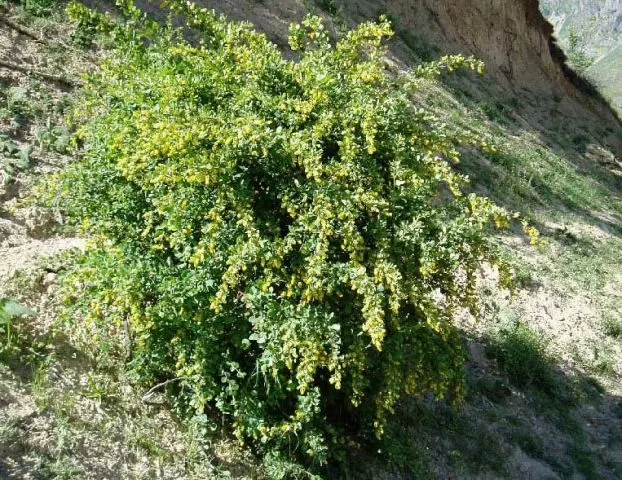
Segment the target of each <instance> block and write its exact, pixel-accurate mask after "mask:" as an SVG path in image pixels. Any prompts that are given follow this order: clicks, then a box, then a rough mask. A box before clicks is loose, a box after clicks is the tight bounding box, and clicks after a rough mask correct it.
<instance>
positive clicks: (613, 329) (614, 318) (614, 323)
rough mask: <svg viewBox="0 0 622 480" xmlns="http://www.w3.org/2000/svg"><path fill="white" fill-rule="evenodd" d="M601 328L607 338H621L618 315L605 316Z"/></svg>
mask: <svg viewBox="0 0 622 480" xmlns="http://www.w3.org/2000/svg"><path fill="white" fill-rule="evenodd" d="M602 328H603V332H604V333H605V335H607V336H608V337H612V338H622V318H621V317H620V315H619V314H615V313H608V314H606V315H605V316H604V318H603V322H602Z"/></svg>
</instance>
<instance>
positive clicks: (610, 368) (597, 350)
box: [589, 343, 616, 377]
mask: <svg viewBox="0 0 622 480" xmlns="http://www.w3.org/2000/svg"><path fill="white" fill-rule="evenodd" d="M593 352H594V358H593V359H592V361H591V363H590V365H589V369H590V370H591V371H592V372H593V373H595V374H597V375H602V376H604V377H610V376H612V375H613V374H615V373H616V371H615V364H616V361H615V351H614V349H613V348H612V347H611V345H609V344H607V343H603V344H598V345H596V344H595V345H594V346H593Z"/></svg>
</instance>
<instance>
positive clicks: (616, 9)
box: [540, 0, 622, 111]
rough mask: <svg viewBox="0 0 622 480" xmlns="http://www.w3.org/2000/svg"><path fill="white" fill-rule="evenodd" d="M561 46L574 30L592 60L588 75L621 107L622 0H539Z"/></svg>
mask: <svg viewBox="0 0 622 480" xmlns="http://www.w3.org/2000/svg"><path fill="white" fill-rule="evenodd" d="M540 3H541V8H542V12H543V13H544V15H545V16H546V17H547V18H548V19H549V20H550V21H551V23H552V24H553V25H554V27H555V34H556V36H557V37H558V38H559V40H560V44H561V46H562V48H564V49H566V50H567V49H568V48H569V46H570V45H569V37H570V35H571V33H572V32H574V33H576V34H577V36H578V38H579V39H580V41H581V42H582V43H583V46H584V47H585V51H586V53H587V54H588V55H589V56H591V57H592V58H593V60H594V63H593V64H592V66H591V67H590V68H589V69H588V70H587V72H586V73H587V75H588V76H589V77H590V78H591V79H593V80H594V81H595V82H596V83H597V84H598V85H599V86H600V87H601V90H602V91H603V93H604V94H605V96H606V97H607V98H609V99H610V100H611V101H612V103H613V104H614V106H615V107H616V108H617V109H618V111H622V0H542V1H541V2H540Z"/></svg>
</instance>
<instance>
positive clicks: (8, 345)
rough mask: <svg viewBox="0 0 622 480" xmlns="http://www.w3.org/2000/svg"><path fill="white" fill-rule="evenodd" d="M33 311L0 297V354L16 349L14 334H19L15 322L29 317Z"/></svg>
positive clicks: (9, 352)
mask: <svg viewBox="0 0 622 480" xmlns="http://www.w3.org/2000/svg"><path fill="white" fill-rule="evenodd" d="M34 313H35V312H34V311H32V310H31V309H30V308H27V307H24V306H23V305H20V304H19V303H17V302H14V301H13V300H9V299H6V298H0V335H1V336H2V342H1V343H0V354H2V355H4V354H11V353H14V350H16V349H18V348H19V347H17V346H16V345H17V342H16V340H17V339H16V336H19V327H18V326H17V325H16V324H15V322H16V321H17V320H19V319H20V318H23V317H31V316H32V315H34Z"/></svg>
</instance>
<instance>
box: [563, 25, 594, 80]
mask: <svg viewBox="0 0 622 480" xmlns="http://www.w3.org/2000/svg"><path fill="white" fill-rule="evenodd" d="M568 60H569V61H570V65H572V67H573V68H574V69H575V70H576V71H577V72H579V73H583V72H585V71H586V70H587V69H588V68H590V67H591V66H592V63H594V60H593V59H592V58H591V57H590V56H589V55H588V54H587V53H586V46H585V40H584V39H583V38H582V37H581V36H580V35H579V34H578V33H577V32H576V30H574V29H571V30H570V32H569V34H568Z"/></svg>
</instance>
